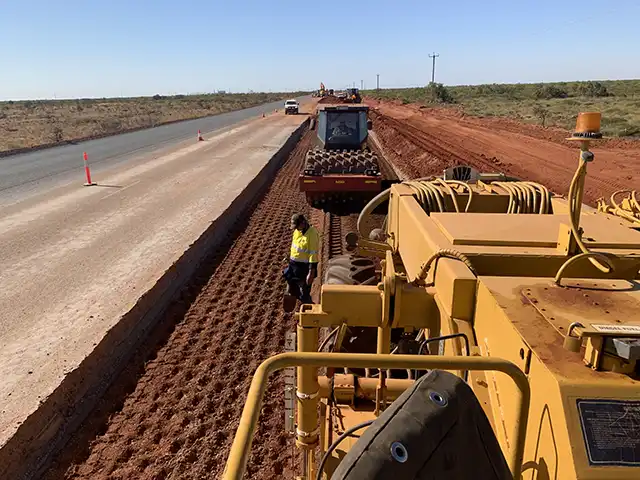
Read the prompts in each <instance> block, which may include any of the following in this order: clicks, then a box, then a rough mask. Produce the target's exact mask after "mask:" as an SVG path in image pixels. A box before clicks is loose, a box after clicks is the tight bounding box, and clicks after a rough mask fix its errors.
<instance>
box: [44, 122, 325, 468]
mask: <svg viewBox="0 0 640 480" xmlns="http://www.w3.org/2000/svg"><path fill="white" fill-rule="evenodd" d="M312 135H313V132H307V134H306V135H305V136H304V137H303V138H302V140H301V141H300V142H299V143H298V145H297V147H296V148H295V150H294V152H293V153H292V154H291V156H290V157H289V159H288V160H287V162H286V163H285V165H284V166H283V168H282V169H281V170H280V171H279V173H278V175H277V177H276V178H275V181H274V183H273V184H272V186H271V187H270V188H269V190H268V192H267V193H266V195H265V197H264V198H263V199H262V200H261V201H260V203H259V204H258V205H257V207H256V208H255V209H254V211H253V213H252V214H251V216H250V217H249V218H245V219H242V218H240V219H238V225H237V227H239V228H243V230H242V231H241V233H240V234H239V236H238V237H237V238H236V239H235V241H233V244H232V245H231V246H230V248H229V250H228V252H226V254H222V255H219V257H220V258H219V259H218V260H212V261H215V262H217V263H218V264H217V267H216V268H215V271H213V274H212V275H211V278H210V280H209V281H208V282H207V283H206V284H205V285H204V286H203V287H202V290H201V291H200V293H199V295H197V298H196V299H195V301H194V302H193V303H192V304H191V306H190V307H188V310H187V311H186V314H184V311H182V312H181V311H180V310H181V309H180V308H178V309H175V311H174V312H173V315H175V318H167V319H165V322H164V323H168V324H171V323H176V322H178V323H177V325H176V326H175V329H174V330H173V332H172V333H171V334H170V336H169V337H168V339H167V340H166V343H165V344H164V345H163V346H162V347H161V348H160V349H159V350H158V351H157V355H156V357H155V358H153V359H152V360H150V361H149V362H148V363H146V365H145V367H144V370H143V371H142V372H140V375H139V377H138V378H136V379H134V380H137V382H135V387H134V388H133V389H132V391H131V393H129V394H128V395H127V396H126V398H125V399H124V401H123V402H122V404H120V405H118V404H116V405H111V406H108V405H107V406H103V411H109V407H111V411H115V413H113V414H112V415H111V416H110V418H108V421H107V422H106V423H105V424H104V425H102V426H98V430H99V432H100V434H99V435H98V436H97V437H95V438H94V439H93V441H92V442H91V443H90V446H89V447H88V448H87V447H86V444H85V447H83V446H82V445H81V443H82V442H81V441H80V442H78V445H76V447H75V449H73V451H72V452H70V453H69V452H68V453H67V455H66V456H65V457H62V458H61V459H59V461H58V463H57V464H56V465H54V467H53V468H52V469H51V470H50V472H49V474H48V478H69V479H71V478H74V479H89V478H90V479H92V480H98V479H107V478H108V479H123V480H124V479H132V478H136V479H138V478H139V479H163V478H167V479H180V478H184V479H193V478H198V479H200V478H211V479H214V478H219V476H220V475H221V473H222V471H223V470H224V465H225V462H226V459H227V456H228V453H229V448H230V446H231V443H232V441H233V437H234V435H235V431H236V429H237V426H238V421H239V418H240V414H241V412H242V409H243V406H244V402H245V397H246V393H247V391H248V388H249V384H250V382H251V378H252V375H253V372H254V371H255V369H256V368H257V367H258V365H259V364H260V363H261V362H262V361H263V360H265V359H266V358H268V357H269V356H271V355H274V354H277V353H280V352H281V351H283V347H284V344H285V335H286V332H287V331H290V330H293V329H294V328H295V322H294V319H293V317H292V316H291V315H287V314H284V313H283V312H282V307H281V305H282V295H283V291H284V282H283V281H282V279H281V272H282V267H283V266H284V263H283V259H284V258H286V257H287V256H288V248H289V245H290V241H291V231H290V229H289V222H290V218H291V215H292V214H294V213H296V212H302V213H309V209H308V207H307V204H306V202H305V199H304V196H303V195H302V194H300V193H299V192H298V189H297V184H296V181H297V175H298V172H299V171H300V169H301V168H302V162H303V158H304V153H305V151H306V150H307V148H308V147H309V144H310V141H311V138H312ZM182 315H184V317H183V316H182ZM130 381H131V379H130ZM283 388H284V386H283V382H282V378H281V377H280V376H279V375H274V376H273V377H272V378H271V380H270V383H269V387H268V389H267V392H266V395H265V401H264V404H263V407H262V415H261V417H260V424H259V428H258V430H257V432H256V437H255V439H254V444H253V450H252V454H251V457H250V460H249V465H248V469H247V478H252V479H272V478H280V477H283V476H284V477H291V476H293V471H292V470H291V468H292V458H293V455H294V453H293V452H294V447H293V439H292V438H291V437H289V436H287V434H286V433H284V401H283ZM94 427H95V426H94Z"/></svg>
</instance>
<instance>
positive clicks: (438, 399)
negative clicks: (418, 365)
mask: <svg viewBox="0 0 640 480" xmlns="http://www.w3.org/2000/svg"><path fill="white" fill-rule="evenodd" d="M429 399H430V400H431V401H432V402H433V403H435V404H436V405H438V406H439V407H446V406H447V403H449V402H448V401H447V399H446V398H445V397H444V395H442V394H440V393H438V392H433V391H432V392H429Z"/></svg>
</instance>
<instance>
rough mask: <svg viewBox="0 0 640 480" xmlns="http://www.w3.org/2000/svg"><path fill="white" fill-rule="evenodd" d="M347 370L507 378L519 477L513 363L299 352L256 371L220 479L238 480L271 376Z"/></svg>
mask: <svg viewBox="0 0 640 480" xmlns="http://www.w3.org/2000/svg"><path fill="white" fill-rule="evenodd" d="M303 366H306V367H350V368H380V369H407V368H410V369H418V370H432V369H439V370H485V371H498V372H502V373H505V374H506V375H509V377H511V379H512V380H513V381H514V382H515V384H516V386H517V387H518V389H519V390H520V402H519V405H518V410H517V416H518V421H517V423H516V442H515V448H514V449H513V450H512V451H511V454H510V455H509V468H510V469H511V473H512V474H513V478H517V479H519V478H520V472H521V469H522V457H523V452H524V441H525V435H526V431H527V419H528V417H529V403H530V397H531V392H530V390H529V382H528V380H527V377H526V376H525V374H524V373H523V372H522V370H520V369H519V368H518V367H517V366H516V365H515V364H513V363H511V362H509V361H507V360H503V359H500V358H488V357H445V356H428V355H425V356H418V355H378V354H353V353H301V352H291V353H282V354H280V355H276V356H273V357H271V358H268V359H267V360H265V361H264V362H262V364H260V366H259V367H258V369H257V370H256V373H255V374H254V376H253V380H252V381H251V387H249V393H248V395H247V401H246V403H245V405H244V410H243V411H242V416H241V417H240V425H238V431H237V432H236V436H235V438H234V440H233V445H232V446H231V452H230V453H229V459H228V460H227V465H226V467H225V471H224V475H223V479H224V480H240V479H241V478H242V475H243V474H244V470H245V468H246V466H247V460H248V458H249V451H250V450H251V443H252V441H253V434H254V432H255V429H256V426H257V424H258V417H259V416H260V408H261V405H262V398H263V396H264V392H265V390H266V387H267V380H268V377H269V375H270V374H271V373H273V372H275V371H278V370H282V369H284V368H288V367H303Z"/></svg>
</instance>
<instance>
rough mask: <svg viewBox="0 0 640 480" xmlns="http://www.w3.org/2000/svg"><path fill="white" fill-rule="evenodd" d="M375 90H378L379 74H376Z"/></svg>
mask: <svg viewBox="0 0 640 480" xmlns="http://www.w3.org/2000/svg"><path fill="white" fill-rule="evenodd" d="M376 90H380V74H379V73H377V74H376Z"/></svg>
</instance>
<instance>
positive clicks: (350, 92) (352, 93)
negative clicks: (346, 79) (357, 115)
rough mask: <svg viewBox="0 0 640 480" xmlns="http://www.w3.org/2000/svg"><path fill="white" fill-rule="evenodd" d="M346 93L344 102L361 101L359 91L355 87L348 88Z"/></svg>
mask: <svg viewBox="0 0 640 480" xmlns="http://www.w3.org/2000/svg"><path fill="white" fill-rule="evenodd" d="M346 93H347V95H346V98H345V102H346V103H362V97H361V96H360V91H359V90H358V89H357V88H348V89H347V92H346Z"/></svg>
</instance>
